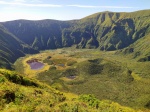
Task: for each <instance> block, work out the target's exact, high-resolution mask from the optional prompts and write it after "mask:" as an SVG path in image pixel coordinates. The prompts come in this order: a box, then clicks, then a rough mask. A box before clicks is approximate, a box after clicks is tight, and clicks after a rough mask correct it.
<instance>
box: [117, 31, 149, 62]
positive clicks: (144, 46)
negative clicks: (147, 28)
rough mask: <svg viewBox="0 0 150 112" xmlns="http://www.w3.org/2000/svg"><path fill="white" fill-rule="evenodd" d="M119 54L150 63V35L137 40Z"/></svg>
mask: <svg viewBox="0 0 150 112" xmlns="http://www.w3.org/2000/svg"><path fill="white" fill-rule="evenodd" d="M117 54H122V55H125V56H128V57H130V58H133V59H136V60H137V61H139V62H145V61H150V34H148V35H146V36H144V37H143V38H141V39H139V40H137V41H136V42H135V43H134V44H132V45H130V46H129V47H127V48H125V49H122V50H119V51H117Z"/></svg>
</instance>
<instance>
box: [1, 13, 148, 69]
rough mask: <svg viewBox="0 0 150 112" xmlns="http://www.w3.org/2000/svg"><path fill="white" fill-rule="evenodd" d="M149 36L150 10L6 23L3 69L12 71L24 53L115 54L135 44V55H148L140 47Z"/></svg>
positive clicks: (3, 24) (2, 40) (2, 59)
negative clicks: (75, 51)
mask: <svg viewBox="0 0 150 112" xmlns="http://www.w3.org/2000/svg"><path fill="white" fill-rule="evenodd" d="M148 35H150V10H143V11H137V12H132V13H115V12H101V13H96V14H93V15H90V16H88V17H85V18H83V19H80V20H72V21H57V20H40V21H29V20H15V21H8V22H3V23H1V25H0V42H1V43H2V44H1V45H0V50H1V52H0V58H1V62H0V63H1V64H0V66H1V67H7V68H10V65H11V63H13V62H14V61H15V60H16V59H17V58H18V57H20V56H24V53H37V52H38V51H39V50H45V49H56V48H62V47H71V46H75V47H76V48H98V49H100V50H106V51H112V50H118V49H123V48H126V47H129V46H130V45H132V44H133V46H137V47H138V48H137V47H136V48H137V49H136V50H135V51H136V52H137V53H135V55H138V50H140V49H143V48H144V49H145V51H146V52H147V53H149V47H141V48H139V46H145V44H144V43H145V42H146V40H147V39H145V38H148V37H149V36H148ZM136 41H137V42H140V41H144V43H142V42H140V44H139V46H138V45H136V43H137V42H136ZM146 45H147V44H146ZM130 47H131V46H130ZM127 50H128V48H127ZM125 51H126V50H125ZM147 53H146V54H144V55H143V57H141V60H149V54H147ZM139 60H140V59H139Z"/></svg>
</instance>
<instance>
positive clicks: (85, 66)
mask: <svg viewBox="0 0 150 112" xmlns="http://www.w3.org/2000/svg"><path fill="white" fill-rule="evenodd" d="M31 59H37V60H38V62H40V63H43V64H44V66H43V68H41V69H37V70H32V69H31V67H30V65H29V64H28V63H27V61H28V60H31ZM15 65H16V66H15V67H16V70H17V71H18V72H22V73H23V74H25V75H26V76H28V77H30V78H36V79H38V80H39V81H41V82H44V83H47V84H49V85H51V86H52V87H53V88H55V89H58V90H61V91H64V92H72V93H75V94H94V95H95V96H96V97H97V98H99V99H103V100H104V99H108V100H112V101H115V102H118V103H120V104H121V105H125V106H130V107H133V108H144V107H146V106H147V104H148V103H149V102H150V100H149V99H150V89H149V85H150V76H149V75H148V74H149V72H150V71H149V65H150V62H146V63H143V62H138V61H137V60H136V59H133V58H130V57H125V56H122V55H121V54H120V55H118V54H116V52H114V51H113V52H112V51H110V52H104V51H103V52H102V51H99V50H91V49H80V50H79V49H73V48H63V49H57V50H47V51H42V52H40V53H39V54H35V55H27V56H26V57H23V58H20V59H18V60H17V61H16V63H15ZM29 74H30V75H29ZM148 108H149V107H148Z"/></svg>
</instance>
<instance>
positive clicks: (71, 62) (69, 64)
mask: <svg viewBox="0 0 150 112" xmlns="http://www.w3.org/2000/svg"><path fill="white" fill-rule="evenodd" d="M75 63H77V61H74V60H71V61H69V62H67V66H72V65H74V64H75Z"/></svg>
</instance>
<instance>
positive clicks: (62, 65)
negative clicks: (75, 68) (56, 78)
mask: <svg viewBox="0 0 150 112" xmlns="http://www.w3.org/2000/svg"><path fill="white" fill-rule="evenodd" d="M57 66H61V67H65V64H57Z"/></svg>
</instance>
